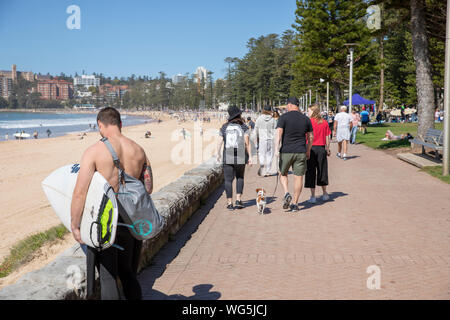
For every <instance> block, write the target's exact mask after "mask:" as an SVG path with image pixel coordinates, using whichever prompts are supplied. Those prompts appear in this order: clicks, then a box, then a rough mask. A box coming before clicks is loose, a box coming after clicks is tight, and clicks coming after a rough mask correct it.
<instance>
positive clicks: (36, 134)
mask: <svg viewBox="0 0 450 320" xmlns="http://www.w3.org/2000/svg"><path fill="white" fill-rule="evenodd" d="M33 138H35V139H37V138H38V133H37V131H35V132H33Z"/></svg>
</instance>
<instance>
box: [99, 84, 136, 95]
mask: <svg viewBox="0 0 450 320" xmlns="http://www.w3.org/2000/svg"><path fill="white" fill-rule="evenodd" d="M128 90H129V89H128V86H126V85H122V86H121V85H112V84H109V83H107V84H103V85H101V86H100V90H99V93H100V95H102V96H104V97H105V98H108V99H115V98H119V99H122V98H123V96H124V95H125V93H126V92H127V91H128Z"/></svg>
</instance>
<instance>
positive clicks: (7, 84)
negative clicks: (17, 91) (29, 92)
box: [0, 75, 13, 99]
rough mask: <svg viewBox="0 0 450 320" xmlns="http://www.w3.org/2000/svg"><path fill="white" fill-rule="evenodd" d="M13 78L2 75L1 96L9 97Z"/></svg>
mask: <svg viewBox="0 0 450 320" xmlns="http://www.w3.org/2000/svg"><path fill="white" fill-rule="evenodd" d="M12 85H13V80H12V79H11V78H7V77H4V76H1V75H0V96H1V97H3V98H5V99H8V97H9V96H10V95H11V92H12Z"/></svg>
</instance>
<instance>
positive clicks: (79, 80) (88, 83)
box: [73, 74, 100, 88]
mask: <svg viewBox="0 0 450 320" xmlns="http://www.w3.org/2000/svg"><path fill="white" fill-rule="evenodd" d="M73 84H74V86H85V87H86V88H89V87H99V86H100V78H97V77H96V76H94V75H91V76H88V75H84V74H83V75H82V76H79V77H75V78H73Z"/></svg>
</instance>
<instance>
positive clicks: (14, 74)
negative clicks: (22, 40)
mask: <svg viewBox="0 0 450 320" xmlns="http://www.w3.org/2000/svg"><path fill="white" fill-rule="evenodd" d="M0 77H5V78H9V79H11V80H12V82H13V83H16V82H17V79H18V78H19V77H21V78H23V79H25V80H27V81H31V82H33V81H35V80H36V75H35V74H34V73H33V72H31V71H17V66H16V65H15V64H13V65H12V66H11V70H0Z"/></svg>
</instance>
